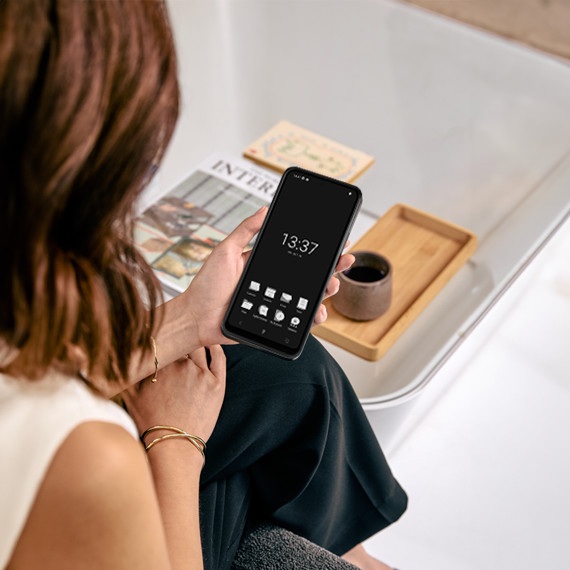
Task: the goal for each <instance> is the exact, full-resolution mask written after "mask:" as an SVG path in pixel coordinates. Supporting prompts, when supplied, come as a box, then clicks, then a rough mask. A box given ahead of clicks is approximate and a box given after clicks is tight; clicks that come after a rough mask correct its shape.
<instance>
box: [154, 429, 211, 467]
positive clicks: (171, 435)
mask: <svg viewBox="0 0 570 570" xmlns="http://www.w3.org/2000/svg"><path fill="white" fill-rule="evenodd" d="M181 437H182V438H184V439H187V440H188V441H189V442H190V443H191V444H192V445H193V446H194V447H195V448H196V449H197V450H198V451H199V452H200V453H201V454H202V458H203V460H204V461H203V463H202V467H204V465H205V464H206V454H205V453H204V449H203V448H202V446H201V445H200V444H199V443H198V442H197V441H196V440H195V439H194V436H191V435H190V434H187V433H186V434H185V433H169V434H167V435H163V436H161V437H157V438H156V439H153V440H152V441H151V442H150V443H149V444H148V445H147V446H146V447H145V450H146V451H147V452H148V451H149V450H150V449H151V448H152V447H154V446H155V445H156V444H157V443H160V442H161V441H166V440H167V439H173V438H181Z"/></svg>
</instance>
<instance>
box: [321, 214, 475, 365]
mask: <svg viewBox="0 0 570 570" xmlns="http://www.w3.org/2000/svg"><path fill="white" fill-rule="evenodd" d="M476 249H477V238H476V236H475V234H473V233H472V232H470V231H468V230H465V229H463V228H460V227H459V226H456V225H454V224H451V223H449V222H446V221H444V220H441V219H439V218H436V217H434V216H431V215H430V214H427V213H425V212H422V211H421V210H417V209H415V208H412V207H410V206H406V205H403V204H396V205H395V206H393V207H392V208H390V210H388V212H386V214H385V215H384V216H382V217H381V218H380V219H379V220H378V221H377V222H376V224H374V226H372V228H370V229H369V230H368V232H366V234H364V236H362V238H360V240H358V242H357V243H356V244H355V245H354V247H352V248H351V251H356V250H365V251H374V252H376V253H380V254H382V255H384V256H385V257H387V258H388V259H389V260H390V262H391V263H392V268H393V272H394V275H393V281H392V303H391V305H390V308H389V309H388V311H387V312H386V313H384V314H383V315H381V316H380V317H378V318H377V319H374V320H372V321H366V322H358V321H353V320H351V319H348V318H346V317H343V316H342V315H341V314H339V313H338V312H337V311H335V309H334V307H333V306H332V304H331V300H330V299H327V300H326V301H325V305H326V307H327V311H328V318H327V320H326V322H325V323H324V324H322V325H319V326H317V327H315V328H314V329H313V332H314V333H315V334H316V335H317V336H319V337H321V338H323V339H325V340H328V341H330V342H332V343H334V344H336V345H338V346H340V347H342V348H344V349H346V350H349V351H350V352H353V353H354V354H357V355H358V356H361V357H362V358H365V359H367V360H372V361H375V360H379V359H380V358H381V357H382V356H383V355H384V354H385V353H386V351H387V350H388V349H389V348H390V347H391V346H392V345H393V344H394V342H396V340H397V339H398V338H399V337H400V335H402V333H403V332H404V331H405V330H406V329H407V328H408V327H409V326H410V325H411V324H412V322H413V321H414V319H415V318H416V317H417V316H418V315H419V314H420V313H421V312H422V311H423V310H424V309H425V307H426V306H427V305H428V304H429V303H430V301H431V300H432V299H433V298H434V297H435V296H436V295H437V294H438V293H439V291H440V290H441V289H442V288H443V286H444V285H445V284H446V283H447V282H448V281H449V280H450V279H451V277H453V275H454V274H455V273H456V272H457V271H458V270H459V268H460V267H461V266H462V265H463V264H464V263H465V262H466V261H467V260H468V259H469V258H470V257H471V255H472V254H473V252H474V251H475V250H476Z"/></svg>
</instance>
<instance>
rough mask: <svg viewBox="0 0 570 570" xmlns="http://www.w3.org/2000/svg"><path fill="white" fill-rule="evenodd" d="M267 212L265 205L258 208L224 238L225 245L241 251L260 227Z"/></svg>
mask: <svg viewBox="0 0 570 570" xmlns="http://www.w3.org/2000/svg"><path fill="white" fill-rule="evenodd" d="M266 214H267V206H263V207H262V208H260V209H259V210H258V211H257V212H256V213H255V214H253V216H249V218H246V219H245V220H244V221H243V222H242V223H241V224H240V225H239V226H238V227H237V228H236V229H235V230H234V231H233V232H232V233H231V234H230V235H229V236H228V237H227V238H226V239H225V240H224V242H225V243H226V245H230V246H231V247H235V248H238V249H239V250H240V251H243V249H244V248H245V246H246V245H247V244H248V243H249V242H250V241H251V240H252V239H253V236H255V234H256V233H257V232H259V230H260V229H261V226H262V225H263V220H265V216H266Z"/></svg>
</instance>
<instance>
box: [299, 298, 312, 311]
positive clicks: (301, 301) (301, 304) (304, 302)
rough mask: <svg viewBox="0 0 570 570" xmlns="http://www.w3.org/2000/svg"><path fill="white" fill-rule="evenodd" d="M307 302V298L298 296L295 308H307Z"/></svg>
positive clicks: (302, 309)
mask: <svg viewBox="0 0 570 570" xmlns="http://www.w3.org/2000/svg"><path fill="white" fill-rule="evenodd" d="M308 303H309V301H308V300H307V299H305V298H304V297H299V302H298V303H297V309H301V311H304V310H305V309H306V308H307V304H308Z"/></svg>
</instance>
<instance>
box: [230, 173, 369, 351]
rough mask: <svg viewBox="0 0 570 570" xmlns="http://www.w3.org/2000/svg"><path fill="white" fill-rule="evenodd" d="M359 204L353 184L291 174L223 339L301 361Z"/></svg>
mask: <svg viewBox="0 0 570 570" xmlns="http://www.w3.org/2000/svg"><path fill="white" fill-rule="evenodd" d="M361 203H362V193H361V191H360V190H359V189H358V188H357V187H356V186H353V185H352V184H347V183H346V182H341V181H339V180H335V179H333V178H329V177H327V176H323V175H321V174H317V173H315V172H310V171H308V170H304V169H301V168H298V167H291V168H288V169H287V170H286V171H285V172H284V173H283V176H282V178H281V181H280V182H279V186H278V187H277V190H276V192H275V195H274V196H273V200H272V202H271V205H270V207H269V212H268V213H267V217H266V218H265V221H264V223H263V226H262V228H261V230H260V232H259V234H258V236H257V239H256V241H255V244H254V246H253V250H252V252H251V255H250V257H249V259H248V262H247V264H246V267H245V269H244V272H243V274H242V276H241V279H240V282H239V283H238V286H237V288H236V290H235V292H234V295H233V297H232V300H231V302H230V305H229V308H228V310H227V312H226V315H225V317H224V319H223V322H222V332H223V333H224V335H225V336H226V337H228V338H231V339H233V340H237V341H238V342H241V343H243V344H247V345H249V346H253V347H256V348H259V349H262V350H265V351H268V352H271V353H273V354H276V355H278V356H281V357H283V358H287V359H290V360H293V359H295V358H297V357H298V356H299V355H300V354H301V352H302V351H303V347H304V345H305V342H306V340H307V337H308V336H309V333H310V330H311V327H312V325H313V321H314V319H315V316H316V314H317V311H318V309H319V306H320V304H321V302H322V299H323V297H324V294H325V291H326V288H327V284H328V282H329V280H330V278H331V276H332V274H333V272H334V270H335V267H336V265H337V263H338V260H339V257H340V255H341V253H342V250H343V248H344V246H345V243H346V240H347V239H348V236H349V234H350V230H351V228H352V224H353V223H354V219H355V218H356V215H357V213H358V210H359V209H360V205H361Z"/></svg>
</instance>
